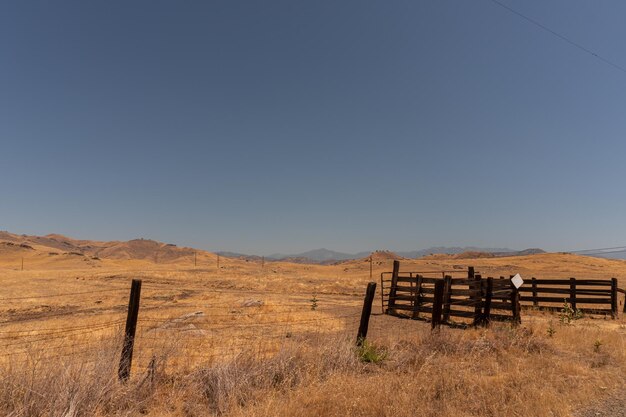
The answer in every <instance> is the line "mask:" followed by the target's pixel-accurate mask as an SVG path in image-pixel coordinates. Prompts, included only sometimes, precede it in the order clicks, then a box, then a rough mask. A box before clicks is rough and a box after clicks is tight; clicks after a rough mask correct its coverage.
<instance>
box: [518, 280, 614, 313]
mask: <svg viewBox="0 0 626 417" xmlns="http://www.w3.org/2000/svg"><path fill="white" fill-rule="evenodd" d="M519 291H520V293H521V295H520V301H521V302H522V303H523V304H522V306H523V307H525V308H537V309H541V310H560V309H562V308H563V304H564V303H568V304H569V305H570V306H571V308H572V309H573V310H580V311H581V312H583V313H586V314H605V315H609V314H610V315H611V316H612V317H613V318H616V317H617V314H618V293H623V294H625V295H626V292H625V291H624V290H623V289H620V288H618V287H617V279H616V278H611V279H604V280H600V279H598V280H590V279H576V278H569V279H537V278H534V277H533V278H531V279H530V281H527V283H526V285H524V286H522V287H521V288H520V289H519ZM624 312H626V302H625V303H624Z"/></svg>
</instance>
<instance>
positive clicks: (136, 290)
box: [117, 279, 141, 382]
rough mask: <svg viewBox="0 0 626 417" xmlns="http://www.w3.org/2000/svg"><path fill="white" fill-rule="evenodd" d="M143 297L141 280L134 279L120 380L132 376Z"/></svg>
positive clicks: (129, 302) (119, 372) (121, 360)
mask: <svg viewBox="0 0 626 417" xmlns="http://www.w3.org/2000/svg"><path fill="white" fill-rule="evenodd" d="M140 297H141V280H140V279H134V280H133V282H132V285H131V287H130V298H129V300H128V315H127V317H126V330H125V331H124V345H123V346H122V356H121V357H120V367H119V370H118V373H117V375H118V377H119V379H120V381H122V382H124V381H127V380H128V378H129V377H130V367H131V364H132V361H133V347H134V345H135V331H136V330H137V317H138V315H139V299H140Z"/></svg>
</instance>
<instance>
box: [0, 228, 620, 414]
mask: <svg viewBox="0 0 626 417" xmlns="http://www.w3.org/2000/svg"><path fill="white" fill-rule="evenodd" d="M11 236H14V235H11ZM9 237H10V236H9ZM13 239H14V240H15V238H13ZM5 242H10V240H9V239H5ZM29 242H30V243H29V246H31V248H30V249H29V248H24V247H20V246H19V245H16V244H15V241H13V243H14V244H12V245H5V247H4V248H0V280H1V281H0V282H1V283H2V286H1V289H0V346H1V347H2V349H1V350H0V368H2V371H1V373H0V374H1V377H0V378H2V385H1V387H0V414H2V415H7V416H15V417H17V416H67V417H70V416H113V415H115V416H135V415H149V416H205V415H224V416H244V415H245V416H291V415H298V416H302V417H304V416H318V415H324V416H347V415H354V416H393V417H398V416H414V415H424V416H431V415H432V416H435V415H437V416H447V415H456V416H572V415H576V416H587V415H590V416H595V415H604V416H620V415H624V414H623V413H624V410H625V409H626V407H625V406H624V399H625V398H624V397H625V391H626V389H625V387H626V384H625V383H626V321H625V320H624V318H623V316H622V315H621V314H620V318H619V319H618V320H611V319H606V318H600V317H585V318H583V319H581V320H576V321H573V322H572V323H571V324H564V323H561V322H560V321H559V317H558V314H554V313H542V312H531V311H526V310H525V311H523V313H522V325H521V326H519V327H517V328H513V327H511V326H510V325H508V324H493V325H492V326H491V327H490V328H488V329H485V328H479V329H469V330H459V329H451V328H445V327H444V328H441V329H439V330H437V331H434V332H431V330H430V326H429V325H428V324H426V323H424V322H418V321H410V320H401V319H398V318H394V317H390V316H383V315H381V314H379V313H380V304H379V301H378V300H379V299H378V298H377V299H376V300H375V308H374V311H373V313H374V315H373V316H372V318H371V324H370V331H369V334H368V343H367V345H366V347H365V348H362V349H357V348H356V347H355V346H354V341H355V337H356V331H357V327H358V321H359V316H360V310H361V305H362V301H363V295H364V292H365V286H366V284H367V282H368V281H369V262H368V261H367V260H360V261H350V262H345V263H341V264H338V265H328V266H320V265H305V264H291V263H279V262H268V263H265V264H264V265H262V264H261V263H260V262H247V261H245V260H239V259H228V258H221V259H220V265H219V268H218V267H217V257H216V256H215V255H213V254H210V253H206V252H197V254H196V255H194V251H189V250H188V249H185V248H182V249H181V251H182V252H180V253H178V255H179V256H173V255H172V252H171V251H170V252H168V250H170V249H168V248H165V247H159V248H160V249H158V250H159V251H162V252H161V255H160V256H161V257H160V258H159V256H156V257H155V256H153V254H152V253H147V254H144V255H145V256H142V257H133V252H132V251H129V250H128V248H124V250H121V249H120V247H121V246H120V247H117V246H116V249H115V250H113V249H111V248H105V249H106V250H107V251H108V252H107V253H108V254H109V255H107V256H102V253H100V256H98V255H96V254H95V253H90V254H88V255H85V254H82V255H81V254H68V253H67V252H66V251H64V250H63V248H60V249H59V250H58V251H57V254H54V255H52V254H50V252H52V250H50V249H49V246H46V245H48V244H49V242H47V243H46V242H43V243H44V244H42V246H41V247H38V246H37V244H36V242H35V243H33V241H32V239H31V240H30V241H29ZM83 245H87V246H95V245H96V244H93V245H90V244H88V243H83ZM118 246H119V245H118ZM98 250H101V251H102V250H104V249H98ZM185 251H186V252H185ZM194 256H195V265H194ZM22 259H23V260H24V267H23V270H22ZM373 263H374V280H375V281H377V280H378V276H379V274H380V272H383V271H389V270H391V260H390V259H388V257H386V256H384V254H380V255H379V256H375V257H374V262H373ZM469 265H471V266H474V267H475V268H476V270H477V271H479V272H480V273H482V274H483V276H499V275H505V276H508V275H509V274H513V273H521V274H522V276H524V277H530V276H531V275H532V276H535V277H538V278H540V277H541V278H557V277H572V276H573V277H577V278H597V279H600V278H604V279H606V278H610V277H617V278H618V279H619V283H620V284H619V285H620V287H622V288H624V287H626V262H624V261H615V260H604V259H598V258H591V257H582V256H575V255H567V254H541V255H532V256H524V257H509V258H477V259H454V258H453V257H443V256H433V257H429V258H426V259H420V260H406V261H402V264H401V268H402V270H411V271H419V270H429V271H431V270H435V271H438V270H452V269H462V268H466V267H467V266H469ZM132 278H139V279H141V280H142V282H143V284H142V293H141V307H140V311H139V324H138V326H139V328H138V331H137V336H136V345H135V352H134V357H133V367H132V376H131V379H130V380H129V381H128V382H127V383H126V384H121V383H119V382H118V381H117V366H118V361H119V354H120V350H121V338H120V337H121V333H122V330H123V327H124V323H125V317H126V309H127V304H128V296H129V289H130V280H131V279H132ZM619 300H620V303H621V302H623V298H622V296H621V295H620V299H619ZM622 308H623V307H622V305H620V311H621V309H622ZM620 413H621V414H620Z"/></svg>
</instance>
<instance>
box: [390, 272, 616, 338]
mask: <svg viewBox="0 0 626 417" xmlns="http://www.w3.org/2000/svg"><path fill="white" fill-rule="evenodd" d="M380 281H381V306H382V310H383V313H385V314H390V315H394V316H398V317H402V318H410V319H415V320H419V319H425V320H430V321H431V322H434V323H436V324H438V323H441V322H442V323H446V324H451V325H461V326H467V325H478V324H488V323H489V322H490V321H511V322H515V323H519V322H521V317H520V310H521V307H522V306H524V307H533V306H534V307H538V308H545V309H548V310H560V309H562V308H563V303H569V304H570V305H571V307H572V308H573V309H579V310H581V311H582V312H584V313H587V314H605V315H608V314H610V315H611V316H612V317H613V318H616V317H617V312H618V307H617V306H618V300H617V294H618V293H620V292H621V293H624V294H625V295H626V292H625V291H624V290H622V289H619V288H617V279H615V278H613V279H611V280H576V279H575V278H571V279H550V280H548V279H536V278H532V279H531V280H529V281H526V282H525V283H524V285H522V286H521V287H520V288H519V289H518V288H516V287H515V286H514V285H513V284H512V283H511V280H510V279H505V278H504V277H500V278H491V277H488V278H483V277H482V276H481V275H480V274H477V273H475V271H474V268H473V267H469V268H468V269H467V270H453V271H435V272H433V271H422V272H402V273H400V262H398V261H394V264H393V271H392V272H383V273H382V274H381V278H380ZM439 283H441V284H439ZM438 285H440V286H441V300H439V299H438V294H437V286H438ZM561 295H562V296H561ZM555 303H556V305H555ZM580 304H585V305H586V306H585V307H583V308H579V305H580ZM624 304H625V306H624V311H625V312H626V302H625V303H624ZM439 310H441V312H439ZM453 320H454V321H453Z"/></svg>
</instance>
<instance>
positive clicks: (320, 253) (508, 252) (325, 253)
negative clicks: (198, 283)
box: [217, 246, 544, 264]
mask: <svg viewBox="0 0 626 417" xmlns="http://www.w3.org/2000/svg"><path fill="white" fill-rule="evenodd" d="M372 252H374V251H364V252H358V253H346V252H337V251H333V250H330V249H326V248H320V249H314V250H310V251H306V252H302V253H295V254H284V253H275V254H272V255H269V256H266V257H265V258H266V259H267V260H268V261H282V262H296V263H316V264H330V263H336V262H342V261H349V260H353V259H361V258H365V257H368V256H370V254H371V253H372ZM465 252H475V253H489V254H492V255H493V256H516V255H517V256H521V255H530V254H535V253H544V251H543V250H541V249H526V250H523V251H516V250H513V249H508V248H479V247H475V246H463V247H461V246H453V247H447V246H434V247H430V248H427V249H421V250H414V251H398V252H393V253H392V254H393V255H397V256H398V257H401V258H412V259H416V258H422V257H424V256H428V255H432V254H446V255H457V254H461V253H465ZM217 253H218V254H219V255H222V256H226V257H231V258H239V259H249V260H257V259H260V257H259V256H256V255H246V254H242V253H235V252H217ZM389 253H391V252H389Z"/></svg>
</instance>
